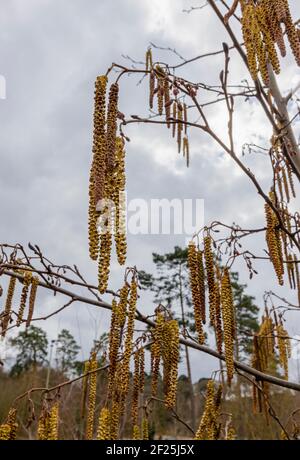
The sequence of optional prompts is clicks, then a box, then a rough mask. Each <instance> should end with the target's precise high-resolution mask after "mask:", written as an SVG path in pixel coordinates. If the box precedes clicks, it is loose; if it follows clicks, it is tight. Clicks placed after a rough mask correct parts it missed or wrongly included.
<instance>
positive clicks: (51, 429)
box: [38, 401, 59, 441]
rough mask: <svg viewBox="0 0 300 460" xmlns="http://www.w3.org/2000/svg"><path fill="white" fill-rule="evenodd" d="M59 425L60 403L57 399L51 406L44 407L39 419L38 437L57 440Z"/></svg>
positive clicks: (42, 439) (43, 439)
mask: <svg viewBox="0 0 300 460" xmlns="http://www.w3.org/2000/svg"><path fill="white" fill-rule="evenodd" d="M58 425H59V403H58V401H55V402H54V403H53V404H52V406H51V407H50V408H48V407H46V405H45V406H44V407H43V408H42V411H41V414H40V417H39V421H38V439H39V440H41V441H57V440H58V439H59V435H58Z"/></svg>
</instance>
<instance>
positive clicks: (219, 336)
mask: <svg viewBox="0 0 300 460" xmlns="http://www.w3.org/2000/svg"><path fill="white" fill-rule="evenodd" d="M214 295H215V299H214V310H215V327H214V329H215V336H216V344H217V350H218V353H220V354H222V353H223V350H222V344H223V328H222V315H221V295H220V286H219V281H218V280H217V281H216V283H215V290H214Z"/></svg>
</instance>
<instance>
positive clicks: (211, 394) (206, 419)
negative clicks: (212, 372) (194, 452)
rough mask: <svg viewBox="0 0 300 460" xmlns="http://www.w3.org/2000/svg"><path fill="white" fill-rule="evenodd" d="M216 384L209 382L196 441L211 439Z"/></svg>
mask: <svg viewBox="0 0 300 460" xmlns="http://www.w3.org/2000/svg"><path fill="white" fill-rule="evenodd" d="M214 398H215V384H214V381H213V380H209V381H208V382H207V389H206V399H205V407H204V411H203V414H202V417H201V420H200V423H199V427H198V429H197V431H196V434H195V439H196V440H205V439H208V437H209V434H210V433H209V430H210V428H211V421H212V417H213V413H214V404H215V402H214Z"/></svg>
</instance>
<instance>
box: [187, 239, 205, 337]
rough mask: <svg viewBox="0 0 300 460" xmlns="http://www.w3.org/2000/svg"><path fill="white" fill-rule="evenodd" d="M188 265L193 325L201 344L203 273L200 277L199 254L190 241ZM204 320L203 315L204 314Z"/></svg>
mask: <svg viewBox="0 0 300 460" xmlns="http://www.w3.org/2000/svg"><path fill="white" fill-rule="evenodd" d="M188 267H189V278H190V286H191V291H192V300H193V306H194V318H195V326H196V331H197V334H198V340H199V342H200V343H201V344H203V343H204V332H203V326H202V321H203V316H202V315H203V310H204V312H205V298H204V306H203V291H202V289H203V285H202V283H204V274H203V273H202V277H203V279H200V278H201V274H200V272H201V256H198V253H197V248H196V245H195V243H194V242H193V241H191V242H190V243H189V245H188ZM204 320H205V316H204Z"/></svg>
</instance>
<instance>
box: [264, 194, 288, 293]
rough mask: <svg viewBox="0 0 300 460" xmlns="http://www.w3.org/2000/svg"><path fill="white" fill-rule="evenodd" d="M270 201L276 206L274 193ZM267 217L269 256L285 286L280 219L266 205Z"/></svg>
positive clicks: (280, 281) (280, 280) (279, 279)
mask: <svg viewBox="0 0 300 460" xmlns="http://www.w3.org/2000/svg"><path fill="white" fill-rule="evenodd" d="M269 196H270V200H271V201H272V203H273V204H274V201H275V199H274V192H270V195H269ZM265 216H266V222H267V230H266V242H267V245H268V250H269V255H270V259H271V262H272V264H273V267H274V270H275V273H276V275H277V278H278V282H279V284H280V285H282V284H283V274H284V265H283V257H282V245H281V238H280V230H279V229H278V227H277V226H278V219H277V216H276V214H275V213H274V211H273V209H272V208H271V206H270V205H269V204H268V203H266V204H265Z"/></svg>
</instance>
